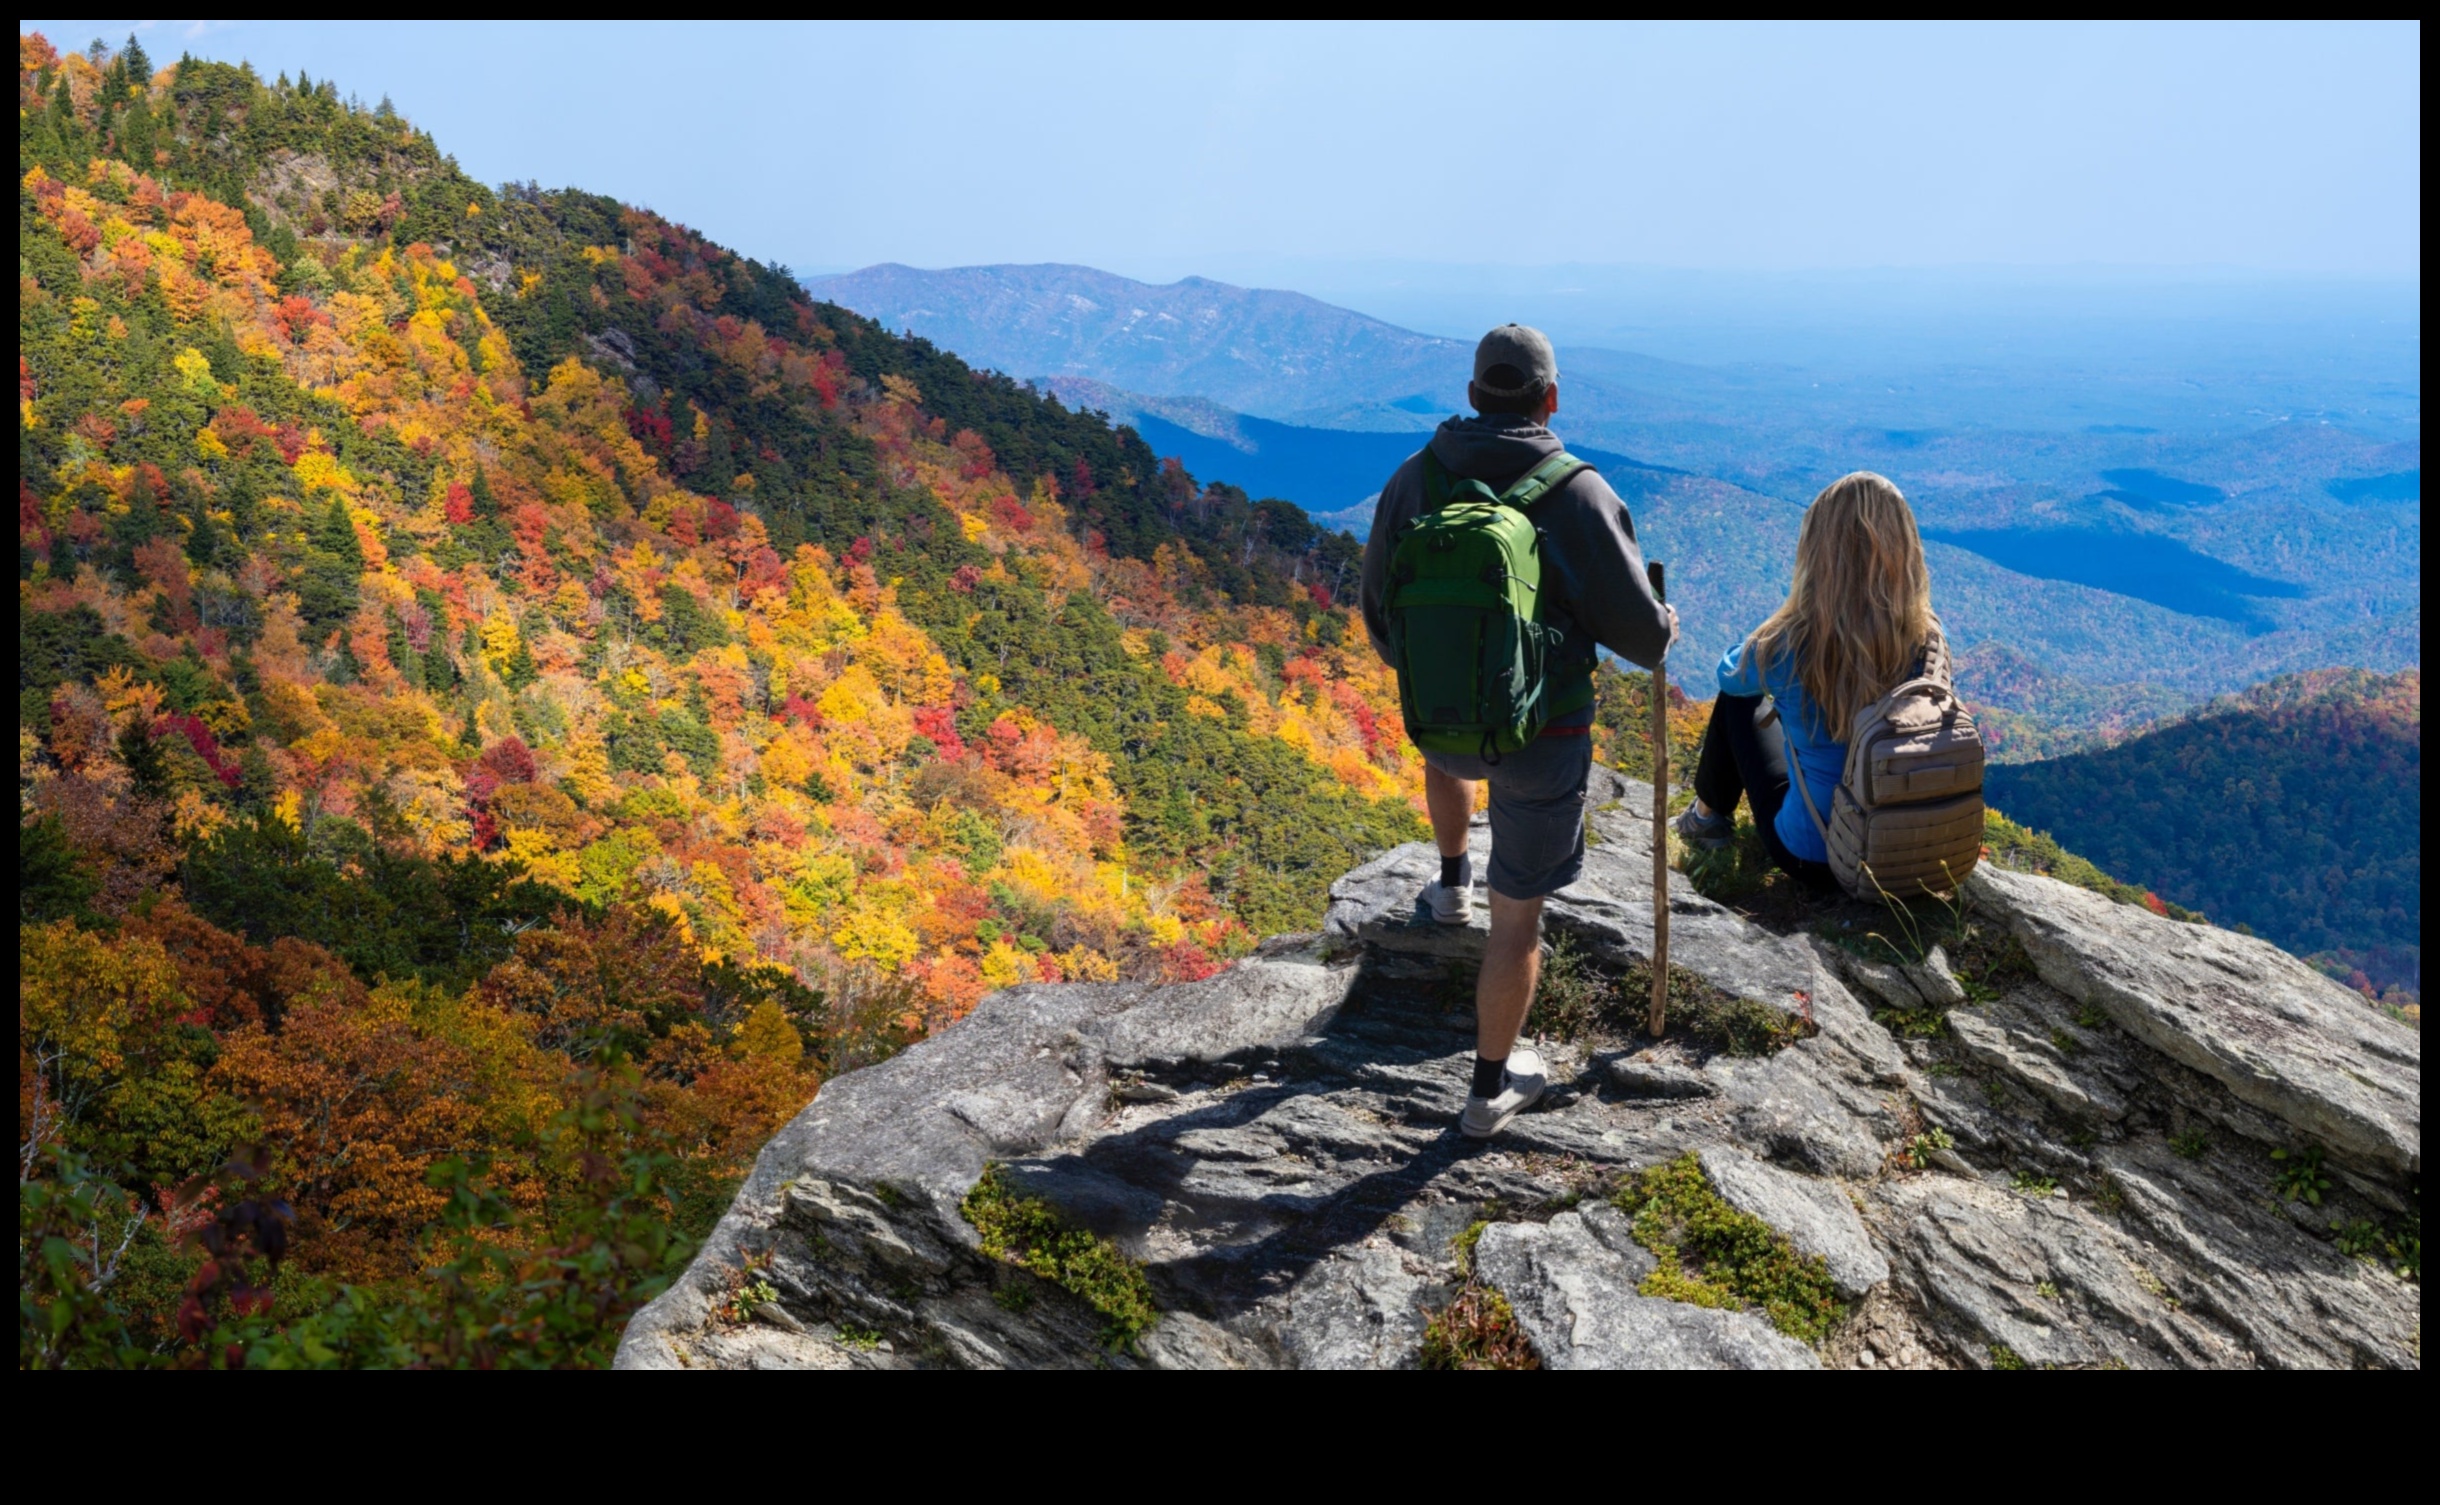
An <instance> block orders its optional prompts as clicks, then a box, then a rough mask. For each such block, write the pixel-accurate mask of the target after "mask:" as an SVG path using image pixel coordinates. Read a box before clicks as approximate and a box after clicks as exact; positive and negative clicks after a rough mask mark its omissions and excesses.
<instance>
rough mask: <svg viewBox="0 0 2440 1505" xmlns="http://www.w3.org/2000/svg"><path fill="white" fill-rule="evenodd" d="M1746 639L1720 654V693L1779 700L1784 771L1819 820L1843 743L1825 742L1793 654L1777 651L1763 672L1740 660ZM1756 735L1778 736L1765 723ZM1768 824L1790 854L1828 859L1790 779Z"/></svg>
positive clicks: (1826, 809) (1840, 766) (1841, 762)
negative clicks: (1797, 782)
mask: <svg viewBox="0 0 2440 1505" xmlns="http://www.w3.org/2000/svg"><path fill="white" fill-rule="evenodd" d="M1752 641H1753V639H1752V638H1747V639H1746V640H1745V642H1743V643H1739V644H1738V645H1737V646H1736V647H1734V648H1731V649H1729V650H1728V652H1727V653H1725V654H1723V655H1722V656H1721V658H1720V693H1721V694H1723V695H1768V696H1770V697H1771V699H1773V700H1774V701H1777V702H1778V703H1779V723H1780V725H1781V726H1784V727H1786V728H1787V729H1788V752H1789V754H1790V756H1791V758H1792V759H1793V761H1794V764H1795V766H1794V767H1792V768H1790V769H1789V770H1788V777H1789V779H1790V780H1791V781H1793V780H1794V779H1796V778H1797V777H1799V776H1800V775H1801V776H1802V777H1803V779H1804V781H1805V787H1806V788H1807V789H1809V790H1811V791H1813V802H1814V804H1816V805H1818V806H1820V807H1821V812H1822V818H1823V819H1824V820H1827V819H1829V817H1830V795H1831V793H1832V791H1834V790H1836V789H1837V788H1838V779H1839V775H1840V773H1842V772H1843V771H1845V769H1846V767H1847V744H1846V743H1844V742H1837V741H1833V740H1831V738H1830V735H1829V728H1827V727H1825V726H1824V725H1823V724H1822V715H1821V710H1820V708H1819V707H1817V706H1816V705H1814V703H1813V697H1812V696H1810V695H1807V694H1806V693H1805V687H1804V683H1803V682H1802V681H1801V680H1799V679H1798V678H1797V677H1796V664H1795V661H1794V659H1793V657H1792V656H1791V655H1789V654H1785V653H1783V654H1781V655H1779V656H1778V657H1777V658H1775V659H1773V660H1772V661H1771V666H1770V669H1769V671H1768V672H1763V671H1761V670H1758V669H1756V668H1755V667H1754V665H1752V664H1750V663H1748V662H1746V658H1745V650H1746V647H1747V645H1748V644H1750V643H1751V642H1752ZM1762 735H1763V736H1765V737H1772V736H1776V735H1778V734H1777V732H1776V731H1775V730H1773V729H1771V728H1767V727H1766V728H1764V729H1763V732H1762ZM1772 826H1773V829H1775V830H1777V831H1778V832H1779V839H1780V841H1781V842H1782V843H1784V844H1785V845H1786V847H1787V849H1788V851H1789V853H1790V854H1791V855H1793V856H1797V857H1802V858H1804V859H1805V860H1806V861H1808V862H1828V861H1829V860H1830V849H1829V848H1828V847H1827V846H1824V845H1823V844H1822V836H1821V832H1819V831H1817V830H1815V829H1814V828H1813V817H1812V816H1811V815H1809V814H1807V813H1806V811H1805V799H1804V796H1803V795H1801V794H1798V793H1797V792H1796V790H1795V787H1794V785H1793V783H1791V785H1790V787H1789V789H1788V797H1787V798H1786V799H1785V800H1784V801H1782V802H1781V803H1780V806H1779V818H1778V819H1777V820H1776V821H1774V822H1772Z"/></svg>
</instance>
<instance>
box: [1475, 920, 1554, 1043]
mask: <svg viewBox="0 0 2440 1505" xmlns="http://www.w3.org/2000/svg"><path fill="white" fill-rule="evenodd" d="M1541 980H1542V901H1541V900H1539V899H1511V898H1509V897H1508V896H1507V895H1505V894H1503V893H1501V892H1499V891H1498V890H1497V889H1494V890H1493V891H1492V894H1491V939H1490V942H1489V943H1488V944H1486V945H1485V946H1484V947H1483V970H1482V972H1481V973H1480V974H1478V975H1477V976H1476V978H1475V980H1474V1053H1475V1054H1476V1055H1478V1056H1480V1057H1482V1059H1484V1060H1486V1061H1505V1060H1507V1059H1508V1052H1509V1051H1510V1050H1511V1049H1512V1048H1513V1047H1514V1046H1515V1045H1516V1040H1517V1031H1518V1030H1520V1029H1522V1028H1524V1026H1525V1014H1526V1011H1527V1010H1529V1009H1531V1008H1532V1007H1533V990H1534V985H1535V984H1536V983H1538V982H1540V981H1541Z"/></svg>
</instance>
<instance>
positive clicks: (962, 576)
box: [949, 564, 983, 596]
mask: <svg viewBox="0 0 2440 1505" xmlns="http://www.w3.org/2000/svg"><path fill="white" fill-rule="evenodd" d="M982 579H983V572H982V571H981V570H979V569H977V568H975V567H974V566H973V565H970V564H961V565H959V566H958V567H957V569H956V570H955V571H954V572H952V573H951V574H950V576H949V589H951V590H953V591H956V592H957V593H958V594H959V595H961V596H971V595H973V594H974V588H975V586H977V585H979V584H981V583H982Z"/></svg>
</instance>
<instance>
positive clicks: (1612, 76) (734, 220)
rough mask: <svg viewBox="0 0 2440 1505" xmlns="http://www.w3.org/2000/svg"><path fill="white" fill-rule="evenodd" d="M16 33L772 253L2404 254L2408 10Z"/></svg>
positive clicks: (851, 260)
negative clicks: (1867, 19)
mask: <svg viewBox="0 0 2440 1505" xmlns="http://www.w3.org/2000/svg"><path fill="white" fill-rule="evenodd" d="M19 26H20V29H21V30H24V29H40V30H42V31H44V32H45V33H46V34H47V35H48V36H49V37H50V39H51V40H52V41H53V42H54V43H56V44H58V45H60V46H63V47H79V46H82V45H83V44H84V43H85V42H86V41H87V40H88V39H89V38H91V37H92V36H94V35H96V34H99V35H102V36H105V37H107V38H109V39H110V40H111V41H112V42H113V44H116V43H117V41H118V40H119V39H120V38H122V37H124V36H125V35H126V34H127V32H128V31H129V29H130V28H131V27H140V28H141V35H142V36H143V38H144V42H145V46H146V47H147V49H149V50H150V51H151V52H152V53H153V55H154V56H155V57H156V58H158V59H160V60H162V61H167V60H169V59H172V58H175V57H176V56H177V55H178V53H179V52H180V51H181V50H183V49H190V48H191V49H192V50H194V51H195V52H196V53H198V54H199V55H203V56H213V57H220V58H226V59H231V60H234V59H238V58H245V59H249V60H251V61H252V62H253V63H254V64H255V66H256V67H257V68H258V69H260V70H262V71H263V72H264V74H265V75H266V76H269V75H271V74H276V73H279V72H281V71H288V72H291V73H293V72H294V71H295V70H297V69H299V68H303V69H306V70H307V71H309V72H311V73H312V74H313V75H314V76H315V77H316V78H322V77H329V78H333V79H335V80H336V81H337V82H338V83H339V84H340V86H341V87H342V88H343V89H345V90H350V91H353V92H355V93H357V94H359V95H361V96H363V97H364V98H366V99H368V100H371V99H377V98H379V97H380V96H381V95H383V94H385V93H386V94H387V95H389V96H390V97H391V99H392V100H393V101H394V102H395V103H396V104H397V106H398V108H399V109H400V110H401V111H402V112H404V113H405V114H406V115H407V116H408V117H409V118H411V119H413V120H414V121H416V122H417V123H418V124H420V125H422V126H424V127H426V128H428V129H430V130H431V131H433V132H434V133H435V134H436V135H437V136H438V137H439V139H440V142H441V144H442V146H443V148H444V149H446V150H448V151H451V152H454V153H455V154H456V155H457V157H458V159H459V160H460V161H461V162H462V163H463V164H464V165H465V166H466V168H467V169H468V170H469V171H470V172H472V173H474V174H475V175H476V176H478V177H480V178H483V179H485V180H488V181H494V182H497V181H500V180H503V179H510V178H514V179H518V180H524V179H528V178H532V179H536V180H538V181H540V182H541V183H543V184H544V185H545V186H558V185H562V184H574V185H578V186H582V187H585V188H590V189H595V190H598V191H601V192H604V193H609V194H613V195H616V196H618V197H620V198H623V199H627V200H630V201H633V202H637V203H642V204H646V205H649V206H651V207H652V208H655V209H657V210H660V211H661V212H663V213H666V214H669V215H671V216H674V217H675V218H678V219H680V220H683V221H685V222H687V223H689V224H692V225H694V226H696V227H698V228H700V229H702V230H704V231H706V232H707V233H709V234H711V235H712V236H714V237H715V238H717V239H719V240H721V241H723V242H726V243H728V244H730V245H733V246H735V247H737V248H738V249H740V250H743V251H746V252H748V253H750V254H753V255H756V256H759V257H763V258H767V259H773V260H778V261H783V262H786V263H788V264H790V265H792V266H795V267H797V268H799V269H800V270H805V271H824V270H840V269H845V268H849V267H855V266H861V265H864V264H867V263H871V262H876V261H905V262H910V263H914V264H917V265H926V266H946V265H957V264H963V263H971V262H984V261H1051V260H1058V261H1080V262H1086V263H1090V264H1093V265H1097V266H1102V267H1106V268H1109V269H1110V270H1113V271H1119V272H1124V273H1128V274H1130V275H1135V276H1141V277H1147V278H1153V279H1158V280H1167V279H1169V278H1173V277H1176V276H1179V275H1183V274H1185V273H1189V272H1207V273H1213V274H1217V275H1223V276H1227V275H1231V274H1232V273H1234V274H1235V275H1236V276H1238V277H1239V278H1241V279H1242V278H1243V277H1245V276H1246V275H1247V274H1248V273H1249V272H1251V271H1254V270H1256V269H1259V268H1260V267H1262V266H1264V265H1266V264H1272V263H1275V262H1278V261H1281V260H1283V259H1285V260H1302V261H1305V262H1308V263H1310V262H1315V261H1332V260H1339V261H1346V262H1351V263H1352V262H1367V261H1378V260H1383V259H1392V260H1419V261H1431V262H1465V263H1475V264H1486V263H1488V264H1512V265H1547V264H1552V263H1567V262H1573V263H1603V264H1617V263H1634V264H1642V265H1648V266H1673V267H1688V268H1701V269H1706V270H1722V271H1738V270H1772V269H1776V270H1785V269H1797V268H1818V269H1841V268H1861V267H1917V266H1936V265H1959V264H1980V265H1986V266H1989V265H1999V266H2069V265H2087V266H2091V265H2100V266H2120V267H2187V266H2198V265H2210V266H2218V267H2228V268H2245V269H2254V270H2260V271H2268V272H2274V273H2283V274H2312V275H2328V274H2337V275H2340V276H2371V277H2379V278H2406V279H2414V280H2418V281H2419V279H2420V275H2421V261H2422V149H2421V122H2422V64H2421V54H2422V33H2421V29H2420V26H2419V24H2418V23H2414V22H2403V23H2383V24H2367V25H2337V24H2313V25H2287V26H2272V25H2232V26H2201V25H2191V24H2188V25H2075V26H2066V25H2060V26H1999V25H1969V26H1930V25H1920V24H1904V25H1887V26H1787V25H1775V26H1764V25H1692V26H1664V25H1641V24H1633V25H1594V24H1587V23H1569V24H1564V25H1553V26H1522V25H1513V24H1462V25H1431V26H1397V27H1390V26H1378V25H1374V26H1364V25H1328V26H1273V25H1260V26H1257V25H1212V26H1200V25H1197V26H1188V25H1130V26H1117V25H1093V26H1025V25H972V24H955V25H948V24H941V25H918V24H885V23H846V24H791V25H776V24H774V25H755V26H713V25H701V24H694V25H681V24H655V25H643V24H635V25H628V24H601V25H592V26H585V27H572V26H552V25H539V24H509V23H499V24H481V23H477V24H460V23H444V22H440V21H429V20H419V21H413V22H399V23H388V22H360V23H335V22H243V23H230V22H208V23H194V22H173V21H161V22H145V23H133V22H127V21H91V20H86V21H33V22H20V23H19Z"/></svg>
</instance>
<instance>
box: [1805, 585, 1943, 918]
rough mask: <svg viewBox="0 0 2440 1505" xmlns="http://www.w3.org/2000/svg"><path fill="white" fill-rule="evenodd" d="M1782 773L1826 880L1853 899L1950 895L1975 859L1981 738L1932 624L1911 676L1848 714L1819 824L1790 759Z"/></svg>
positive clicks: (1816, 811)
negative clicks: (1823, 855)
mask: <svg viewBox="0 0 2440 1505" xmlns="http://www.w3.org/2000/svg"><path fill="white" fill-rule="evenodd" d="M1785 734H1786V729H1785V728H1784V727H1783V728H1782V729H1781V735H1783V736H1784V735H1785ZM1788 770H1789V773H1790V774H1791V776H1792V777H1791V780H1790V781H1791V782H1792V783H1794V784H1795V785H1796V788H1797V791H1798V793H1799V795H1800V796H1801V797H1802V798H1803V800H1804V802H1805V813H1806V814H1808V815H1810V816H1812V817H1813V828H1814V829H1815V830H1817V831H1819V832H1821V835H1822V844H1823V845H1824V846H1827V847H1828V848H1829V849H1830V875H1831V876H1832V877H1834V878H1836V879H1837V880H1838V883H1839V887H1841V888H1843V889H1845V890H1846V891H1847V892H1849V893H1851V894H1853V895H1855V896H1856V897H1857V898H1859V899H1869V898H1874V897H1877V896H1881V895H1888V896H1891V897H1896V898H1912V897H1914V896H1915V895H1916V894H1922V893H1950V892H1954V891H1956V890H1957V889H1958V888H1959V887H1960V886H1961V885H1962V884H1963V883H1964V882H1965V881H1966V875H1967V874H1968V873H1971V872H1973V871H1974V864H1975V863H1976V862H1977V861H1979V860H1980V859H1981V857H1982V844H1983V797H1982V786H1983V743H1982V733H1981V732H1980V731H1979V730H1977V729H1976V728H1975V725H1974V717H1973V716H1972V715H1971V714H1970V713H1969V712H1968V711H1967V710H1966V708H1965V705H1964V703H1963V702H1961V701H1959V700H1958V698H1957V689H1956V687H1955V686H1954V685H1953V684H1951V683H1950V681H1949V650H1948V644H1947V643H1946V642H1945V641H1943V639H1942V638H1941V635H1940V629H1939V628H1938V627H1937V626H1934V627H1933V629H1932V640H1931V641H1930V642H1929V643H1927V644H1925V645H1924V650H1923V660H1922V662H1921V663H1920V664H1919V665H1917V667H1916V669H1915V673H1914V676H1913V677H1912V678H1910V679H1908V680H1906V681H1904V682H1903V683H1901V684H1900V685H1898V687H1897V688H1895V689H1893V690H1891V691H1890V692H1889V693H1888V694H1886V695H1884V696H1882V697H1881V698H1880V699H1879V700H1876V701H1874V702H1873V703H1872V704H1871V705H1869V706H1866V707H1865V708H1864V709H1863V710H1862V711H1860V712H1858V713H1857V715H1856V718H1855V730H1854V733H1853V734H1852V735H1851V736H1849V737H1848V739H1847V766H1846V768H1845V770H1844V771H1843V772H1842V773H1841V774H1840V775H1839V781H1838V787H1837V788H1836V789H1835V790H1833V791H1832V792H1831V796H1830V818H1829V819H1828V820H1827V821H1825V820H1823V819H1822V812H1821V807H1820V806H1818V805H1816V804H1815V803H1814V802H1813V791H1812V790H1810V789H1808V788H1806V787H1805V780H1804V771H1803V770H1802V769H1800V768H1798V767H1797V766H1796V759H1795V758H1794V756H1793V755H1791V756H1790V757H1789V759H1788Z"/></svg>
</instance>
